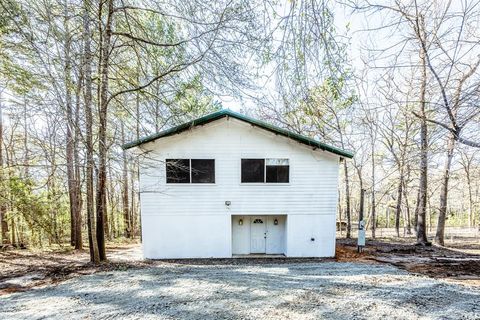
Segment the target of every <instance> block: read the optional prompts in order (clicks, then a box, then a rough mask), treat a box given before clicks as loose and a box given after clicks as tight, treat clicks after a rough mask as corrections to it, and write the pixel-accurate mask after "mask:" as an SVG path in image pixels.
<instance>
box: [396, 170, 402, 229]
mask: <svg viewBox="0 0 480 320" xmlns="http://www.w3.org/2000/svg"><path fill="white" fill-rule="evenodd" d="M403 179H404V178H403V166H400V182H399V183H398V187H397V205H396V207H395V231H396V232H397V237H400V214H401V213H402V195H403Z"/></svg>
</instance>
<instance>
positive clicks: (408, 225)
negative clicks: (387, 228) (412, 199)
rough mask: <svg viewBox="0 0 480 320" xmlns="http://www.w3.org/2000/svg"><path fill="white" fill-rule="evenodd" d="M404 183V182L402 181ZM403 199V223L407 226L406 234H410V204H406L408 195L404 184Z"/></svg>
mask: <svg viewBox="0 0 480 320" xmlns="http://www.w3.org/2000/svg"><path fill="white" fill-rule="evenodd" d="M404 183H405V181H404ZM403 196H404V197H403V198H404V199H405V214H406V217H405V222H406V225H407V234H409V235H410V234H412V225H411V222H410V204H409V203H408V194H407V186H406V184H404V186H403Z"/></svg>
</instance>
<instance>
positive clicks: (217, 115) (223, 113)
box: [122, 109, 353, 159]
mask: <svg viewBox="0 0 480 320" xmlns="http://www.w3.org/2000/svg"><path fill="white" fill-rule="evenodd" d="M224 117H232V118H235V119H238V120H241V121H244V122H247V123H250V124H251V125H254V126H257V127H259V128H262V129H264V130H267V131H270V132H273V133H275V134H279V135H282V136H284V137H287V138H290V139H292V140H295V141H297V142H299V143H302V144H305V145H308V146H310V147H313V148H318V149H321V150H324V151H328V152H331V153H334V154H336V155H339V156H341V157H345V158H349V159H351V158H353V153H352V152H350V151H347V150H342V149H340V148H337V147H334V146H330V145H328V144H325V143H323V142H320V141H317V140H315V139H312V138H309V137H306V136H303V135H301V134H298V133H295V132H291V131H288V130H286V129H283V128H280V127H277V126H274V125H272V124H269V123H267V122H264V121H260V120H257V119H254V118H250V117H247V116H245V115H243V114H240V113H237V112H234V111H231V110H228V109H223V110H220V111H217V112H214V113H211V114H207V115H205V116H203V117H200V118H198V119H195V120H192V121H189V122H186V123H183V124H181V125H178V126H176V127H172V128H170V129H167V130H164V131H160V132H158V133H155V134H152V135H149V136H146V137H143V138H140V139H138V140H136V141H132V142H129V143H126V144H124V145H123V146H122V148H123V149H125V150H126V149H130V148H134V147H138V146H140V145H142V144H144V143H148V142H152V141H154V140H157V139H160V138H164V137H168V136H172V135H174V134H178V133H181V132H183V131H186V130H188V129H191V128H193V127H195V126H199V125H204V124H207V123H209V122H212V121H215V120H218V119H221V118H224Z"/></svg>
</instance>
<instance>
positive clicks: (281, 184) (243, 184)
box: [238, 155, 292, 186]
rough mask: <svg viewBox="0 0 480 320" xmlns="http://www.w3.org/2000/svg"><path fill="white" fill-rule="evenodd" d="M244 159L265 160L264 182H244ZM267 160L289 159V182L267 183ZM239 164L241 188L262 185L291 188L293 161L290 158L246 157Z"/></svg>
mask: <svg viewBox="0 0 480 320" xmlns="http://www.w3.org/2000/svg"><path fill="white" fill-rule="evenodd" d="M242 159H264V160H265V163H264V166H265V167H264V170H263V171H264V172H263V182H242ZM267 159H287V160H288V167H289V169H288V182H267ZM238 162H239V169H238V172H239V184H240V185H241V186H260V185H269V186H289V185H291V182H292V159H290V158H288V157H265V156H263V157H262V156H255V155H246V156H243V155H242V156H241V157H240V160H238Z"/></svg>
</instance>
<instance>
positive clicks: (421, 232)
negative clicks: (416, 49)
mask: <svg viewBox="0 0 480 320" xmlns="http://www.w3.org/2000/svg"><path fill="white" fill-rule="evenodd" d="M425 54H426V53H425V52H424V50H423V49H421V51H420V60H421V66H422V80H421V81H422V82H421V85H420V109H421V110H420V114H421V119H420V120H421V124H420V141H421V142H420V183H419V191H418V192H419V194H418V202H417V210H416V212H417V244H419V245H428V244H429V242H428V239H427V221H426V218H427V186H428V182H427V177H428V176H427V174H428V128H427V117H426V101H425V93H426V86H427V65H426V57H425Z"/></svg>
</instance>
